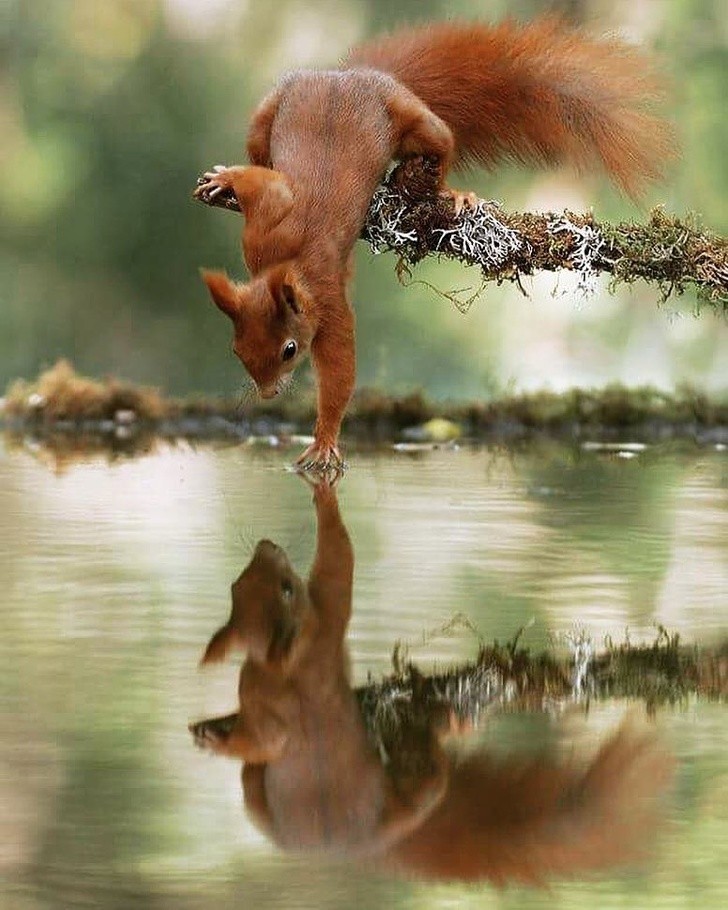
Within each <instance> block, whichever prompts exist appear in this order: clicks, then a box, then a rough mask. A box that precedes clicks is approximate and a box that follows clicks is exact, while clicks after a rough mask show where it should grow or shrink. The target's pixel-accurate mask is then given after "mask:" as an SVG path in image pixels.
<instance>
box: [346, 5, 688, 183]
mask: <svg viewBox="0 0 728 910" xmlns="http://www.w3.org/2000/svg"><path fill="white" fill-rule="evenodd" d="M344 65H346V66H368V67H372V68H374V69H379V70H382V71H384V72H386V73H389V74H390V75H392V76H394V78H395V79H397V80H398V81H399V82H401V83H402V84H404V85H405V86H407V88H409V89H410V91H412V92H414V94H415V95H417V96H418V97H419V98H420V99H421V100H422V101H424V102H425V104H427V106H428V107H429V108H430V109H431V110H432V111H434V113H436V114H437V115H438V116H439V117H441V118H442V119H443V120H444V121H445V122H446V123H447V124H448V126H449V127H450V128H451V130H452V131H453V134H454V136H455V141H456V149H457V155H458V158H457V163H459V164H467V163H470V162H474V161H477V162H479V163H480V164H482V165H484V166H486V167H490V166H492V165H494V164H496V163H497V162H498V161H500V160H502V159H512V160H516V161H519V162H522V163H524V164H530V165H555V164H560V163H569V164H571V165H573V166H575V167H577V168H578V169H581V170H584V169H587V168H589V167H592V166H593V165H594V164H595V162H600V163H601V165H602V166H603V167H604V169H605V170H606V171H607V173H608V174H609V175H610V176H611V177H612V179H613V180H614V181H615V182H616V183H617V184H619V185H620V186H621V187H622V188H623V189H624V190H625V191H626V192H627V193H628V194H629V195H631V196H638V195H639V194H640V192H641V190H642V188H643V187H644V184H645V183H646V182H647V181H649V180H652V179H655V178H657V177H659V176H660V175H661V173H662V169H663V167H664V165H665V163H666V162H667V161H669V160H670V158H672V157H673V156H674V154H675V151H674V149H675V144H674V138H673V132H672V129H671V128H670V126H669V125H668V124H667V123H666V122H665V121H664V120H662V119H661V118H660V117H658V116H656V115H655V114H653V113H651V110H650V109H651V108H652V107H653V105H654V103H655V102H656V101H658V100H659V98H660V94H661V92H660V88H659V80H658V79H657V78H656V77H655V75H654V73H653V72H652V69H651V66H650V64H649V62H648V61H647V60H646V59H645V57H644V56H642V55H641V54H640V53H639V51H638V50H636V49H635V48H633V47H631V46H629V45H628V44H626V43H624V42H622V41H619V40H617V39H614V38H604V39H598V38H593V37H590V36H587V35H585V34H584V33H583V32H582V31H580V30H578V29H576V28H571V27H568V26H567V25H565V24H564V23H563V22H561V21H559V20H558V19H552V18H546V19H539V20H536V21H535V22H532V23H529V24H526V25H519V24H517V23H515V22H513V21H505V22H502V23H500V24H498V25H492V26H491V25H486V24H483V23H476V22H469V23H433V24H430V25H424V26H422V27H419V28H414V29H412V28H408V29H403V30H402V31H399V32H395V33H393V34H391V35H386V36H384V37H381V38H377V39H374V40H373V41H371V42H370V43H367V44H363V45H361V46H360V47H358V48H355V49H354V50H353V51H351V53H350V54H349V56H348V58H347V59H346V60H345V63H344Z"/></svg>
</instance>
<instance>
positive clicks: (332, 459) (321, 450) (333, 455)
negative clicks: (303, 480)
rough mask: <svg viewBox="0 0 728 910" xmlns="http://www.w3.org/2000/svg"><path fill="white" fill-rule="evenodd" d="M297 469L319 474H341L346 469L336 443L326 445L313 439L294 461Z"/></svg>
mask: <svg viewBox="0 0 728 910" xmlns="http://www.w3.org/2000/svg"><path fill="white" fill-rule="evenodd" d="M295 467H296V469H297V470H299V471H313V472H316V473H319V474H327V475H328V474H334V475H341V474H343V473H344V471H345V470H346V462H345V461H344V459H343V458H342V457H341V452H340V451H339V448H338V446H336V445H326V444H322V443H319V442H318V441H316V440H314V441H313V442H312V443H311V445H310V446H309V447H308V448H307V449H306V450H305V451H303V452H302V453H301V454H300V455H299V456H298V458H297V459H296V462H295Z"/></svg>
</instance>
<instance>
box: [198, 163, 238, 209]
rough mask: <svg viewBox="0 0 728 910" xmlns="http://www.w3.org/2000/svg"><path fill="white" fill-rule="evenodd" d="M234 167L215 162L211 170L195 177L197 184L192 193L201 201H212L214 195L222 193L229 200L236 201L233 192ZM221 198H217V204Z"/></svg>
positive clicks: (214, 197)
mask: <svg viewBox="0 0 728 910" xmlns="http://www.w3.org/2000/svg"><path fill="white" fill-rule="evenodd" d="M234 171H235V168H234V167H227V166H226V165H224V164H216V165H215V166H214V167H213V169H212V170H211V171H205V173H204V174H203V175H202V176H201V177H198V178H197V186H196V187H195V189H194V192H193V193H192V195H193V196H194V197H195V199H201V200H202V202H207V203H208V204H210V203H212V202H213V201H214V200H215V199H216V197H218V196H220V195H223V196H225V197H226V198H229V199H230V201H231V202H236V199H235V193H234V192H233V174H234ZM220 201H221V200H218V204H219V202H220Z"/></svg>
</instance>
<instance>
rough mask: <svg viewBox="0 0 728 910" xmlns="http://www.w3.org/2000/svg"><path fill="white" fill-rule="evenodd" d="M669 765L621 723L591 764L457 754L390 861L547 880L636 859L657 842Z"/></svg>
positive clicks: (429, 871)
mask: <svg viewBox="0 0 728 910" xmlns="http://www.w3.org/2000/svg"><path fill="white" fill-rule="evenodd" d="M672 771H673V762H672V759H671V757H670V756H669V755H668V754H667V753H666V752H665V751H664V750H663V749H662V748H661V747H660V745H659V743H658V742H657V741H656V740H655V738H654V737H653V736H652V735H651V734H650V733H648V732H644V731H639V730H636V729H633V728H632V727H631V726H630V725H624V726H622V727H621V728H620V729H619V730H618V731H617V733H615V734H614V735H613V736H612V738H611V739H609V740H608V741H607V742H606V743H605V744H604V745H603V746H602V748H601V749H600V750H599V752H598V753H597V755H596V757H595V758H594V759H593V761H592V762H591V764H590V765H589V766H588V767H586V768H578V767H577V766H575V765H574V764H569V763H567V764H565V765H558V764H555V763H554V762H552V761H548V760H529V761H524V762H520V763H519V762H518V761H513V760H509V761H508V762H507V763H506V762H504V761H503V760H501V761H500V762H497V761H495V760H493V759H489V758H487V757H486V756H484V755H479V754H478V753H477V752H476V753H474V754H471V755H468V756H466V757H464V758H463V759H461V760H459V761H458V760H455V761H454V763H453V765H452V767H451V771H450V781H449V786H448V790H447V791H446V793H445V796H444V798H443V800H442V803H441V804H440V805H439V806H438V807H437V808H436V809H435V810H434V812H433V813H432V815H431V816H430V817H429V818H428V819H427V820H426V821H425V822H424V823H423V824H422V825H421V827H420V828H419V829H417V830H416V831H415V832H414V833H413V834H411V835H410V836H409V837H408V838H406V839H404V840H403V841H402V842H400V843H399V844H398V845H397V846H396V847H395V849H394V857H393V860H394V866H395V868H397V869H399V871H407V872H409V873H412V872H415V873H417V874H418V875H421V876H425V877H428V878H432V879H445V880H451V879H458V880H470V881H472V880H482V879H487V880H490V881H492V882H495V883H496V884H506V883H508V882H523V883H528V884H543V883H545V882H546V881H547V880H548V879H550V878H552V877H564V876H569V875H575V874H584V873H585V872H590V871H595V870H598V869H606V868H609V867H611V866H615V865H619V864H624V863H633V862H635V860H638V859H641V858H643V857H644V854H646V853H648V852H649V849H650V848H651V847H652V846H653V844H654V836H655V831H656V829H657V828H658V825H659V821H660V819H661V816H662V809H664V805H663V803H664V799H663V798H664V795H665V790H666V788H667V786H668V784H669V783H670V781H671V778H672Z"/></svg>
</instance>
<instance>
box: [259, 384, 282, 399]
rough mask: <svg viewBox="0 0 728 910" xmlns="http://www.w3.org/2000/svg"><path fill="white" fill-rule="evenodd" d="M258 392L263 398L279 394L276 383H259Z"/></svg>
mask: <svg viewBox="0 0 728 910" xmlns="http://www.w3.org/2000/svg"><path fill="white" fill-rule="evenodd" d="M258 394H259V395H260V397H261V398H275V397H276V395H277V394H278V388H277V386H276V384H275V383H271V384H270V385H259V386H258Z"/></svg>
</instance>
